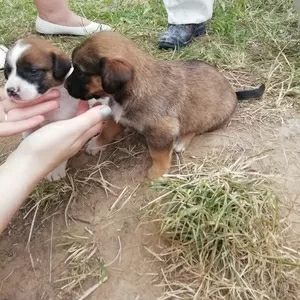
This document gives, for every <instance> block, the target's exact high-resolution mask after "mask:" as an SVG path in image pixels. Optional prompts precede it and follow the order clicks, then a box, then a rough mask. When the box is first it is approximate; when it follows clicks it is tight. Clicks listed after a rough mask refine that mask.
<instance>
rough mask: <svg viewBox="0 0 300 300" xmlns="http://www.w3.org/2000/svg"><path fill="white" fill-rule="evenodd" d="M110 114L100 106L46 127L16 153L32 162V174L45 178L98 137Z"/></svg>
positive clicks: (109, 111)
mask: <svg viewBox="0 0 300 300" xmlns="http://www.w3.org/2000/svg"><path fill="white" fill-rule="evenodd" d="M85 105H87V103H86V102H83V103H81V104H80V105H79V112H80V113H82V112H83V111H84V110H86V109H87V107H86V106H85ZM110 113H111V109H110V108H109V107H108V106H105V105H104V106H100V107H99V106H96V107H93V108H92V109H90V110H88V111H86V112H84V113H82V114H80V115H78V116H77V117H75V118H73V119H69V120H64V121H58V122H54V123H51V124H49V125H46V126H44V127H42V128H40V129H38V130H37V131H35V132H33V133H32V134H31V135H29V136H28V137H27V138H26V139H25V140H24V141H22V143H21V144H20V145H19V147H18V148H17V150H16V151H15V153H13V154H14V155H17V156H19V157H22V159H25V160H26V161H29V162H30V163H29V164H30V166H31V167H30V169H31V170H32V172H36V173H38V174H39V179H42V178H43V177H44V176H46V175H47V174H48V173H49V172H51V171H52V170H53V169H55V168H56V167H58V166H59V165H60V164H61V163H62V162H63V161H65V160H67V159H68V158H70V157H71V156H73V155H74V154H76V153H77V152H78V151H79V150H80V149H81V148H82V146H83V145H84V144H85V143H86V142H87V141H88V140H89V139H90V138H92V137H93V136H95V135H96V134H98V133H99V132H100V131H101V128H102V121H103V119H104V118H105V117H106V116H108V115H109V114H110Z"/></svg>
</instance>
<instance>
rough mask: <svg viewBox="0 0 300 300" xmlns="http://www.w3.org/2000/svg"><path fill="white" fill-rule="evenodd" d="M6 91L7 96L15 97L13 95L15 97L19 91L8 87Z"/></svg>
mask: <svg viewBox="0 0 300 300" xmlns="http://www.w3.org/2000/svg"><path fill="white" fill-rule="evenodd" d="M6 91H7V94H8V96H15V95H17V93H18V91H19V90H16V89H15V88H13V87H10V88H7V89H6Z"/></svg>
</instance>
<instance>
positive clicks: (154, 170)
mask: <svg viewBox="0 0 300 300" xmlns="http://www.w3.org/2000/svg"><path fill="white" fill-rule="evenodd" d="M167 173H168V170H163V169H162V168H158V167H156V166H152V167H151V168H150V169H149V170H148V179H150V180H152V179H159V178H161V177H162V176H163V175H164V174H167Z"/></svg>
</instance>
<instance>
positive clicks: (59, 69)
mask: <svg viewBox="0 0 300 300" xmlns="http://www.w3.org/2000/svg"><path fill="white" fill-rule="evenodd" d="M51 57H52V65H53V77H54V79H56V80H63V79H64V78H65V76H66V75H67V74H68V72H69V70H70V69H71V62H70V60H69V57H68V56H67V55H65V54H57V53H54V52H53V53H51Z"/></svg>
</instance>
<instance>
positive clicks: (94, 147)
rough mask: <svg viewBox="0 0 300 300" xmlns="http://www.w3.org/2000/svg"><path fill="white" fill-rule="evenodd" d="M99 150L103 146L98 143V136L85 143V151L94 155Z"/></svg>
mask: <svg viewBox="0 0 300 300" xmlns="http://www.w3.org/2000/svg"><path fill="white" fill-rule="evenodd" d="M101 150H103V146H102V145H99V137H98V136H95V137H93V138H92V139H91V140H90V141H89V142H88V144H87V147H86V150H85V151H86V153H87V154H90V155H93V156H96V155H97V154H98V153H99V152H100V151H101Z"/></svg>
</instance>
